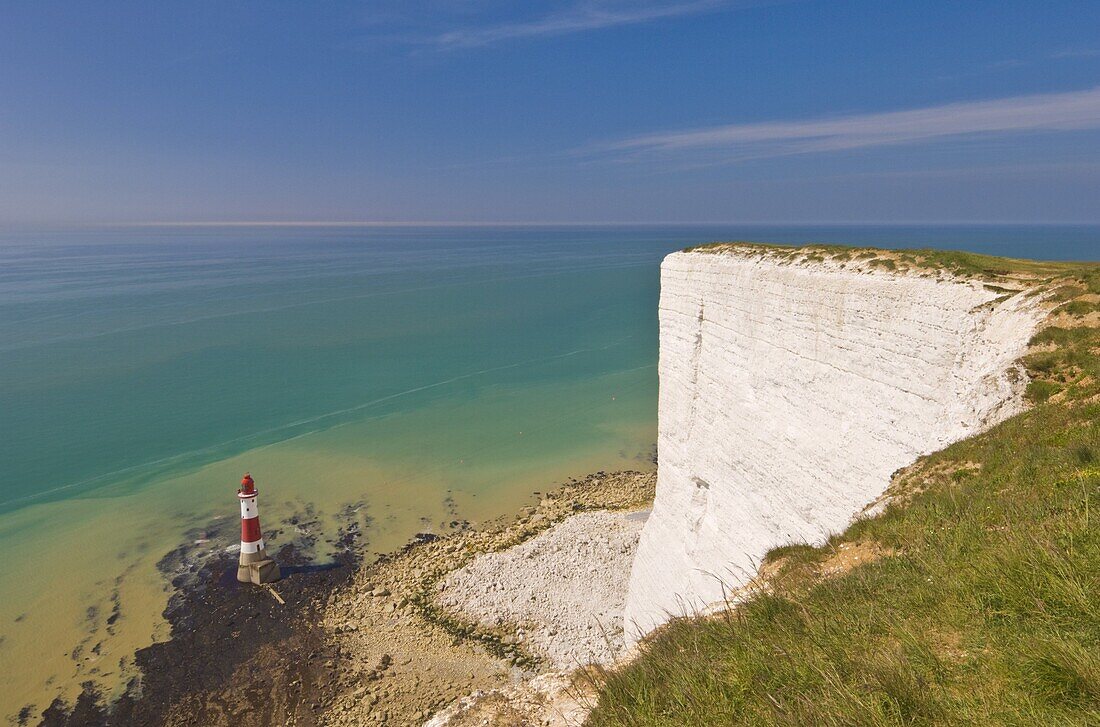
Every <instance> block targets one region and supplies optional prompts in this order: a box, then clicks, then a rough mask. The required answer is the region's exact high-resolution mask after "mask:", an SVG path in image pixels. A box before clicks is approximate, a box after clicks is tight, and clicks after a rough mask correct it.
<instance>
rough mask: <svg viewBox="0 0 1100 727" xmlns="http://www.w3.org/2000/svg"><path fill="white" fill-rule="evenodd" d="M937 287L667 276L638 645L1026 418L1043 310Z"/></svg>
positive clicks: (628, 617) (966, 286) (728, 272)
mask: <svg viewBox="0 0 1100 727" xmlns="http://www.w3.org/2000/svg"><path fill="white" fill-rule="evenodd" d="M1003 297H1004V295H1003V293H1001V292H996V291H993V290H989V289H986V288H985V287H984V286H983V285H982V284H981V283H977V282H960V281H958V280H955V279H948V278H946V277H942V276H938V275H935V274H931V273H928V272H924V273H920V272H908V273H893V272H886V271H884V270H878V269H873V268H870V267H868V266H866V265H864V266H862V267H860V266H858V265H856V264H854V263H849V264H848V267H842V265H841V264H840V263H838V262H832V261H826V262H812V261H809V260H806V259H805V258H802V260H801V261H795V262H791V261H790V260H789V259H788V260H784V259H782V258H780V257H778V256H776V255H775V254H773V253H768V252H761V251H760V250H759V249H752V248H736V249H734V250H731V251H726V252H686V253H674V254H672V255H669V256H668V257H667V258H666V259H665V261H664V263H663V265H662V266H661V304H660V340H661V350H660V364H659V371H660V387H661V388H660V399H659V439H658V458H659V463H658V477H657V497H656V501H655V503H654V507H653V514H652V515H651V516H650V518H649V521H648V522H647V523H646V526H645V528H644V530H643V532H642V537H641V542H640V545H639V548H638V554H637V556H636V558H635V561H634V564H633V568H632V571H631V578H630V587H629V592H628V595H627V603H626V611H625V621H626V630H627V635H628V638H629V639H631V640H636V639H637V638H638V637H640V635H642V634H644V633H646V632H648V631H649V630H651V629H652V628H653V627H655V626H657V625H659V624H660V623H662V622H664V621H665V620H667V618H668V617H669V615H670V614H671V615H679V614H683V613H687V612H693V611H695V610H698V609H699V608H700V607H702V606H704V605H707V604H710V603H714V602H717V601H721V600H722V599H723V597H724V594H726V593H729V592H730V591H732V590H733V589H735V588H737V587H738V586H740V585H743V584H744V583H745V582H747V581H748V580H749V579H750V578H751V577H752V576H753V575H754V573H755V571H756V567H757V565H758V564H759V561H760V558H761V557H762V556H763V555H764V554H765V553H766V552H767V551H768V550H770V549H771V548H773V547H775V546H778V545H783V544H787V543H794V542H809V543H813V544H820V543H822V542H823V541H824V540H825V538H826V537H827V536H828V535H829V534H830V533H833V532H837V531H840V530H843V529H844V528H845V527H846V526H847V524H848V523H849V522H850V521H851V519H852V518H853V516H854V515H855V514H856V513H858V512H859V511H860V509H861V508H863V507H864V506H865V505H866V504H868V503H869V502H871V501H872V500H873V499H875V498H876V497H877V496H879V495H880V494H881V493H882V492H883V491H884V490H885V489H886V486H887V485H888V484H889V479H890V475H891V474H892V473H893V472H894V471H895V470H897V469H898V468H900V467H902V466H905V465H906V464H909V463H910V462H912V461H913V460H914V459H916V458H917V457H918V456H919V455H921V454H925V453H929V452H933V451H935V450H937V449H941V448H942V447H944V446H946V445H947V444H949V443H950V442H953V441H956V440H959V439H962V438H965V437H967V436H970V435H973V434H975V433H977V432H979V431H980V430H982V429H984V428H986V427H989V426H992V425H993V424H994V423H996V422H998V421H1000V420H1002V419H1004V418H1006V417H1008V416H1010V415H1011V414H1013V413H1015V412H1017V411H1019V410H1020V409H1021V408H1022V405H1023V402H1022V392H1023V387H1024V385H1025V384H1026V379H1025V377H1024V375H1023V372H1022V371H1021V370H1019V368H1018V367H1017V365H1016V364H1015V363H1014V362H1015V361H1016V360H1017V359H1018V358H1019V356H1020V355H1021V354H1022V352H1023V349H1024V348H1025V346H1026V344H1027V341H1028V340H1029V339H1030V337H1031V336H1032V335H1033V333H1034V331H1035V328H1036V326H1037V325H1038V322H1039V321H1040V320H1041V318H1042V311H1041V310H1040V306H1039V305H1038V302H1037V301H1036V300H1035V299H1034V298H1033V297H1029V296H1027V295H1026V294H1023V293H1021V294H1016V295H1013V296H1011V297H1009V298H1007V300H1004V299H1002V300H998V299H999V298H1003Z"/></svg>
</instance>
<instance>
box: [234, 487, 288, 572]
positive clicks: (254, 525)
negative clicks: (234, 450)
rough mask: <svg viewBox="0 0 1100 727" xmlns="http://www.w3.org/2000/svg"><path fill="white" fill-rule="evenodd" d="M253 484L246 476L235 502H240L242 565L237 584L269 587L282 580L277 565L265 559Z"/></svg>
mask: <svg viewBox="0 0 1100 727" xmlns="http://www.w3.org/2000/svg"><path fill="white" fill-rule="evenodd" d="M259 494H260V493H258V492H257V491H256V482H255V481H254V480H253V479H252V475H250V474H249V473H247V472H245V473H244V477H243V478H242V479H241V488H240V489H239V490H237V499H239V500H240V501H241V561H240V565H238V566H237V580H238V581H240V582H241V583H255V584H257V585H259V584H261V583H271V582H272V581H277V580H279V578H281V577H282V574H281V573H280V572H279V564H278V563H276V562H275V561H273V560H271V559H270V558H268V557H267V550H266V549H265V548H264V536H263V533H262V532H260V509H259V506H257V504H256V500H257V498H258V497H259Z"/></svg>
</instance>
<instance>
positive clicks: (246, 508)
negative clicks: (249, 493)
mask: <svg viewBox="0 0 1100 727" xmlns="http://www.w3.org/2000/svg"><path fill="white" fill-rule="evenodd" d="M259 515H260V508H258V507H257V506H256V498H255V497H251V498H249V499H247V500H245V499H242V500H241V520H248V519H249V518H254V517H259Z"/></svg>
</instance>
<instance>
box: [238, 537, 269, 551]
mask: <svg viewBox="0 0 1100 727" xmlns="http://www.w3.org/2000/svg"><path fill="white" fill-rule="evenodd" d="M263 549H264V539H263V538H260V539H259V540H257V541H256V542H255V543H246V542H244V541H243V540H242V541H241V552H242V553H259V552H260V551H261V550H263Z"/></svg>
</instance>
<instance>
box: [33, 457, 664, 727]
mask: <svg viewBox="0 0 1100 727" xmlns="http://www.w3.org/2000/svg"><path fill="white" fill-rule="evenodd" d="M654 484H655V474H654V473H652V472H648V473H642V472H622V473H604V472H600V473H596V474H594V475H590V476H589V477H586V478H584V479H583V480H572V481H570V482H567V483H565V484H563V485H561V486H560V487H558V488H556V489H555V490H554V491H553V492H549V493H546V494H543V493H535V494H536V495H537V496H539V497H540V501H539V502H538V504H537V505H534V506H532V507H528V508H524V510H523V511H522V512H521V513H520V514H519V516H518V517H517V518H515V519H513V520H510V521H506V520H502V521H499V522H494V523H489V524H486V525H484V526H482V527H479V528H477V529H473V528H469V527H468V526H467V525H466V524H465V523H461V522H460V523H457V524H456V526H455V528H453V529H452V530H451V532H449V533H447V534H445V535H435V534H430V533H421V534H419V535H418V536H417V537H416V538H414V539H413V540H412V541H411V542H410V543H409V544H408V545H406V546H405V547H404V548H403V549H401V550H400V551H398V552H396V553H392V554H389V555H385V556H382V557H381V558H379V559H378V560H377V561H376V562H373V563H370V564H364V562H363V559H362V555H361V553H360V549H359V548H357V546H356V541H357V539H358V533H357V532H353V531H352V530H351V529H350V528H349V529H342V530H341V533H340V534H339V535H340V542H339V546H340V548H339V549H338V551H337V552H338V555H337V556H336V558H335V559H334V560H333V561H331V562H328V563H326V564H322V565H318V564H315V563H311V562H310V560H309V558H308V556H307V555H306V551H304V550H303V549H301V548H299V547H296V546H295V545H294V544H288V545H285V546H283V547H282V548H281V549H280V551H279V553H278V556H277V557H278V559H279V561H280V563H281V564H283V565H284V574H285V577H284V578H283V580H282V581H280V582H278V583H277V584H275V585H274V588H273V589H271V590H270V591H269V590H268V589H257V588H255V587H248V586H241V585H240V584H238V583H237V582H236V579H235V577H234V574H235V572H236V559H237V557H236V555H235V554H234V553H231V552H226V549H224V548H215V549H207V550H205V551H203V557H201V558H200V557H197V556H196V555H195V552H194V551H195V550H196V549H195V548H194V547H192V546H181V548H180V549H178V550H176V551H173V553H170V554H169V555H168V556H166V558H165V559H164V561H163V562H162V568H163V569H164V570H165V572H166V573H168V574H171V577H172V581H173V586H174V587H175V588H176V591H175V593H174V595H173V596H172V598H171V599H170V602H169V606H168V609H167V610H166V611H165V617H166V618H167V619H168V621H169V623H170V626H171V633H170V638H169V640H167V641H165V642H162V643H157V644H153V645H151V646H149V647H147V648H145V649H141V650H139V651H138V653H137V654H136V656H135V661H136V663H137V666H138V667H139V668H140V670H141V677H140V678H137V679H135V680H133V681H132V682H131V683H130V684H129V685H128V688H127V690H126V693H125V694H124V695H123V696H122V697H121V698H119V699H117V700H115V701H114V702H112V703H110V704H107V703H106V700H105V699H104V698H103V697H102V695H100V694H99V693H98V692H97V691H96V689H95V687H94V685H92V684H88V685H86V687H85V690H84V692H83V693H82V694H81V695H80V697H79V699H78V700H77V701H76V703H75V704H73V705H71V706H70V705H66V704H64V703H62V702H60V701H55V702H54V703H53V704H52V705H50V706H49V707H48V708H47V709H46V710H45V711H44V712H42V713H41V716H40V717H38V716H37V715H33V716H32V714H31V713H29V712H27V711H25V712H24V714H22V715H21V718H22V719H23V722H22V723H23V724H32V723H35V720H38V721H37V723H38V724H41V725H44V726H46V727H55V726H63V727H70V726H75V725H131V724H171V725H176V724H178V725H230V724H232V725H245V726H247V727H252V726H255V727H265V726H267V725H359V724H391V725H406V724H408V725H412V724H421V723H423V722H424V721H425V720H427V719H429V718H430V717H431V716H432V715H435V714H438V713H440V712H441V711H442V710H444V709H445V708H446V707H448V705H451V704H452V703H456V702H457V701H458V700H459V699H460V698H463V697H467V699H466V700H465V703H467V704H475V703H478V701H479V700H478V699H477V698H476V697H475V698H473V701H472V702H471V698H469V697H468V695H471V694H474V695H478V694H480V695H485V694H500V693H501V690H511V691H512V692H515V693H517V694H521V693H522V694H535V695H536V697H537V696H538V695H539V694H542V693H543V692H545V691H546V689H550V690H551V691H554V690H556V691H555V693H557V692H560V691H561V689H560V687H561V686H562V684H564V683H565V682H567V681H568V680H567V679H564V678H563V677H562V676H561V675H555V674H554V673H553V670H554V669H556V668H560V666H561V664H562V663H563V662H562V660H561V658H559V659H558V660H557V661H556V662H555V656H554V651H553V649H548V648H547V644H546V643H544V642H540V639H539V638H538V634H539V633H541V634H542V636H547V635H548V634H547V633H546V632H548V631H550V630H563V631H564V630H567V629H562V628H561V627H560V626H559V627H558V628H557V629H555V627H554V626H550V625H548V624H547V623H543V624H542V625H541V627H539V626H534V628H533V624H532V623H531V622H530V619H528V620H527V621H526V622H517V621H516V620H513V619H514V617H515V616H516V615H519V612H517V611H515V610H512V611H509V612H508V613H509V614H511V618H510V617H509V615H507V614H503V617H502V618H501V619H499V620H498V619H496V618H495V617H492V618H490V617H489V616H488V615H487V614H486V613H484V612H483V613H482V614H481V615H480V616H479V615H478V614H477V611H476V608H474V610H472V611H469V610H465V611H464V610H463V606H464V605H465V604H466V600H467V599H460V600H462V601H463V603H461V604H460V603H458V602H457V601H456V599H454V598H450V599H441V598H440V595H441V593H446V591H447V590H448V588H451V589H453V590H454V591H455V593H459V592H461V589H462V588H466V587H467V586H469V585H471V584H473V583H475V582H476V581H477V580H479V579H481V576H479V575H478V572H477V571H476V570H475V571H466V572H465V573H463V574H459V575H457V576H454V577H453V578H452V580H450V581H446V580H445V579H448V578H449V577H451V576H452V574H453V573H454V572H455V571H458V570H459V569H461V568H463V567H464V566H468V565H471V564H473V563H475V561H476V559H477V558H478V557H479V556H482V557H483V556H484V555H485V554H489V553H498V554H499V552H500V551H505V550H507V549H508V548H511V547H513V546H516V545H519V544H521V543H522V544H524V545H525V546H527V550H524V551H520V556H519V557H521V558H522V559H523V560H525V561H526V560H528V559H529V558H539V557H541V556H540V555H539V554H537V553H534V552H532V553H528V551H529V550H531V548H532V547H533V548H534V549H535V550H536V551H538V550H539V549H540V548H541V549H542V550H543V551H545V552H542V555H546V554H547V552H550V553H558V554H559V555H560V558H559V560H561V558H564V560H571V559H572V558H573V557H574V556H575V555H576V553H575V552H574V551H573V550H570V548H572V547H573V546H572V545H570V543H573V542H574V541H577V542H579V540H578V539H577V538H575V537H574V535H575V534H571V533H570V532H569V531H565V535H566V537H565V538H564V539H561V538H559V539H558V542H557V544H556V545H554V544H553V543H551V547H550V548H549V551H546V543H542V544H541V545H540V541H539V536H540V534H545V532H546V531H548V530H549V529H551V528H552V527H553V526H554V525H555V524H557V523H561V522H562V521H563V520H566V518H568V517H569V516H571V515H575V514H582V513H583V517H582V518H581V519H580V520H579V521H578V523H577V524H576V525H577V526H580V527H579V528H577V527H575V528H574V529H577V531H578V532H581V531H587V532H590V533H593V534H594V535H597V537H596V539H595V540H594V541H593V542H590V543H589V548H588V550H589V551H590V552H592V551H600V552H602V547H598V546H599V544H600V542H602V541H600V540H599V537H602V536H599V533H603V532H605V531H607V525H608V522H610V521H608V522H604V520H606V519H607V518H612V519H616V520H622V519H623V518H624V515H622V514H621V513H617V514H612V513H596V512H592V511H603V510H612V511H636V510H639V509H641V508H644V507H647V506H648V505H649V504H650V503H651V502H652V497H653V488H654ZM585 519H590V520H592V523H590V525H592V526H593V527H589V528H587V529H586V528H584V527H583V525H584V520H585ZM622 522H623V523H624V525H623V527H622V528H621V532H619V533H618V539H617V540H616V548H617V549H618V555H620V556H621V555H623V552H622V550H623V544H624V543H625V544H626V545H627V546H628V548H627V549H628V550H629V551H630V553H632V552H633V550H632V548H633V545H631V542H634V543H636V540H637V538H636V535H635V534H634V530H635V529H636V528H635V526H637V527H640V524H639V523H638V521H637V519H635V520H622ZM543 540H545V538H543ZM202 542H204V538H197V539H196V540H195V543H202ZM506 557H513V558H514V557H515V556H506ZM620 559H621V558H620ZM553 562H556V561H555V560H554V558H553V557H550V558H549V559H548V560H546V562H545V564H544V565H546V566H547V567H549V568H550V571H553V570H554V569H555V568H556V569H557V570H558V571H559V572H560V571H561V568H560V567H559V566H560V564H559V566H551V565H549V564H551V563H553ZM562 562H564V561H562ZM613 563H614V565H613V567H614V569H621V566H622V564H621V563H619V562H618V560H614V561H613ZM520 565H522V564H520ZM472 567H474V568H477V567H478V566H472ZM608 567H609V572H612V571H611V570H610V569H611V568H612V561H609V562H608ZM628 567H629V566H627V568H628ZM503 572H504V571H500V572H496V573H497V575H500V574H501V573H503ZM548 572H549V571H548ZM616 572H617V571H616ZM511 573H512V576H511V583H510V586H509V587H511V586H515V585H516V584H517V583H522V581H523V579H522V578H520V579H519V581H517V580H516V577H517V576H522V569H520V570H517V569H516V568H512V569H511ZM619 576H620V577H622V578H625V573H620V574H619ZM545 578H546V573H544V574H543V575H541V576H537V577H536V578H535V580H536V581H540V579H541V580H542V581H544V580H545ZM498 580H499V579H498ZM459 584H465V585H462V586H460V585H459ZM503 585H505V584H503V583H500V582H498V583H497V587H498V588H501V589H502V590H500V593H501V594H502V595H503V594H504V593H505V592H506V591H507V590H508V589H507V588H503ZM441 589H442V590H441ZM536 590H537V588H536ZM448 600H450V601H451V603H449V604H448V603H447V601H448ZM536 600H538V599H536ZM552 601H553V599H552V598H544V599H543V601H542V602H541V603H542V606H543V607H544V608H545V607H546V605H547V604H548V603H550V602H552ZM470 603H472V601H471V602H470ZM486 605H487V604H482V606H481V607H482V609H483V610H484V608H485V607H486ZM456 606H457V607H458V608H456ZM519 621H523V619H519ZM573 626H576V624H573ZM581 627H582V628H583V624H582V626H581ZM539 628H541V629H542V631H541V632H539V631H538V629H539ZM620 628H621V627H620ZM585 631H587V629H585ZM529 634H530V635H529ZM555 635H556V634H555ZM552 638H553V637H551V639H552ZM589 641H590V642H591V639H590V640H589ZM562 643H563V644H569V646H568V649H572V651H568V653H570V654H574V655H575V658H577V660H578V663H579V662H580V661H581V660H583V658H584V657H583V656H580V655H581V654H586V653H588V652H584V651H583V649H582V650H581V651H580V652H577V648H578V647H577V644H578V643H580V644H583V643H585V642H584V639H583V638H582V639H580V641H578V640H577V639H575V638H574V639H572V640H568V639H567V640H564V641H563V642H562ZM558 656H559V657H560V656H561V654H559V655H558ZM605 656H606V655H605ZM563 658H564V657H563ZM539 674H542V675H543V676H542V677H540V679H539V680H536V681H535V682H530V683H531V684H534V685H535V687H534V688H533V691H532V688H531V687H525V686H524V684H525V683H527V682H528V680H530V679H532V678H534V677H535V676H537V675H539ZM540 690H542V691H540ZM481 701H482V702H484V700H481ZM522 701H523V700H522V699H519V700H518V701H517V704H518V703H521V702H522ZM536 701H538V699H536ZM481 706H482V707H483V706H484V704H482V705H481ZM509 708H511V707H509ZM452 711H453V710H452ZM460 711H462V710H460ZM465 711H466V712H469V711H470V710H465ZM460 723H461V722H460V721H455V720H451V721H450V722H448V724H453V725H457V724H460Z"/></svg>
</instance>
